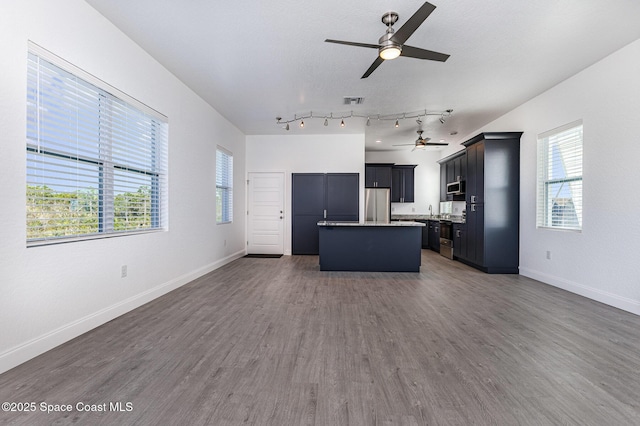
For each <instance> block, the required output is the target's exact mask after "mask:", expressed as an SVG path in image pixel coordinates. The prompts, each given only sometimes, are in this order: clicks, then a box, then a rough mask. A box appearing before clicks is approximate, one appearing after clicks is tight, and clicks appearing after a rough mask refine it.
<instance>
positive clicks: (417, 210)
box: [391, 201, 465, 216]
mask: <svg viewBox="0 0 640 426" xmlns="http://www.w3.org/2000/svg"><path fill="white" fill-rule="evenodd" d="M451 203H452V205H451V214H452V215H453V216H462V211H463V210H464V209H465V202H464V201H452V202H451ZM432 213H433V214H440V205H439V204H435V205H433V212H432ZM391 214H394V215H400V214H420V215H422V214H424V215H427V214H429V207H428V206H427V207H423V206H418V205H417V204H416V203H391Z"/></svg>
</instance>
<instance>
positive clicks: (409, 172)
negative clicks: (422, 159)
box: [391, 164, 417, 203]
mask: <svg viewBox="0 0 640 426" xmlns="http://www.w3.org/2000/svg"><path fill="white" fill-rule="evenodd" d="M416 166H417V165H416V164H411V165H395V166H393V167H392V168H391V202H392V203H413V202H414V201H415V198H414V193H415V184H414V178H415V173H414V172H415V170H414V169H415V168H416Z"/></svg>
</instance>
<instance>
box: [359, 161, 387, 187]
mask: <svg viewBox="0 0 640 426" xmlns="http://www.w3.org/2000/svg"><path fill="white" fill-rule="evenodd" d="M392 166H393V164H392V163H367V164H365V167H364V186H365V188H391V167H392Z"/></svg>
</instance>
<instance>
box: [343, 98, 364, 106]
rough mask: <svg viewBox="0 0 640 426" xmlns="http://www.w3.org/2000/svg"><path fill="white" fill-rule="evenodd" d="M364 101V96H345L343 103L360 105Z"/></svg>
mask: <svg viewBox="0 0 640 426" xmlns="http://www.w3.org/2000/svg"><path fill="white" fill-rule="evenodd" d="M362 103H364V98H363V97H360V96H345V97H344V104H345V105H360V104H362Z"/></svg>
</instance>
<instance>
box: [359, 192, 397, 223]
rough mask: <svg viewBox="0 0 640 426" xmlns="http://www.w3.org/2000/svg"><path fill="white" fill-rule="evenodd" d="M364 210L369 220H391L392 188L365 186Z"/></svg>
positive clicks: (382, 221) (366, 218) (387, 221)
mask: <svg viewBox="0 0 640 426" xmlns="http://www.w3.org/2000/svg"><path fill="white" fill-rule="evenodd" d="M364 210H365V211H364V214H365V220H366V221H367V222H380V223H389V222H390V221H391V189H389V188H365V190H364Z"/></svg>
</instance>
